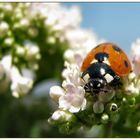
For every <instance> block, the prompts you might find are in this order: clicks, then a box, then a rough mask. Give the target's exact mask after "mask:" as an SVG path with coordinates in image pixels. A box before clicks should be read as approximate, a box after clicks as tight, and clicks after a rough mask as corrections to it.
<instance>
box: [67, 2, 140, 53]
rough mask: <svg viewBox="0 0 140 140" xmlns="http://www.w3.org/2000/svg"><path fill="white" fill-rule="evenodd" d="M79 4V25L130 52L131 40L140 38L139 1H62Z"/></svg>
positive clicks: (71, 4) (69, 4) (70, 4)
mask: <svg viewBox="0 0 140 140" xmlns="http://www.w3.org/2000/svg"><path fill="white" fill-rule="evenodd" d="M64 5H66V6H73V5H76V6H79V7H80V9H81V12H82V17H83V20H82V23H81V26H82V27H84V28H89V29H92V30H93V31H95V33H96V34H97V36H98V38H104V39H106V40H107V41H110V42H114V43H116V44H118V45H119V46H120V47H121V48H123V50H124V51H126V52H127V53H128V54H130V47H131V44H132V42H134V41H135V40H136V39H137V38H140V3H132V2H131V3H109V2H108V3H107V2H106V3H97V2H96V3H93V2H92V3H82V2H80V3H64Z"/></svg>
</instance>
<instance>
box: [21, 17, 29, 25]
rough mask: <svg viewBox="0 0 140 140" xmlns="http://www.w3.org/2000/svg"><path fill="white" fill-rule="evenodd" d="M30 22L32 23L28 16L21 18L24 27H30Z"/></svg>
mask: <svg viewBox="0 0 140 140" xmlns="http://www.w3.org/2000/svg"><path fill="white" fill-rule="evenodd" d="M29 24H30V23H29V20H28V19H26V18H23V19H21V20H20V25H21V26H22V27H28V26H29Z"/></svg>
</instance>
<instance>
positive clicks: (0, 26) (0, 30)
mask: <svg viewBox="0 0 140 140" xmlns="http://www.w3.org/2000/svg"><path fill="white" fill-rule="evenodd" d="M8 29H9V24H8V23H7V22H5V21H1V22H0V37H1V36H2V37H3V36H4V35H6V33H7V32H8Z"/></svg>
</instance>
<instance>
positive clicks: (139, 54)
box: [131, 39, 140, 75]
mask: <svg viewBox="0 0 140 140" xmlns="http://www.w3.org/2000/svg"><path fill="white" fill-rule="evenodd" d="M131 52H132V61H133V64H134V66H133V67H134V68H133V70H134V72H135V73H136V74H137V75H138V74H140V39H137V40H136V41H135V42H134V43H132V47H131Z"/></svg>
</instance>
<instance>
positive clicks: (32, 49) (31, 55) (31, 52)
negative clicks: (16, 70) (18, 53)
mask: <svg viewBox="0 0 140 140" xmlns="http://www.w3.org/2000/svg"><path fill="white" fill-rule="evenodd" d="M24 45H25V49H26V55H25V57H26V59H27V60H34V59H40V58H41V56H40V53H39V46H37V45H36V44H35V43H33V42H31V41H25V42H24Z"/></svg>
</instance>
